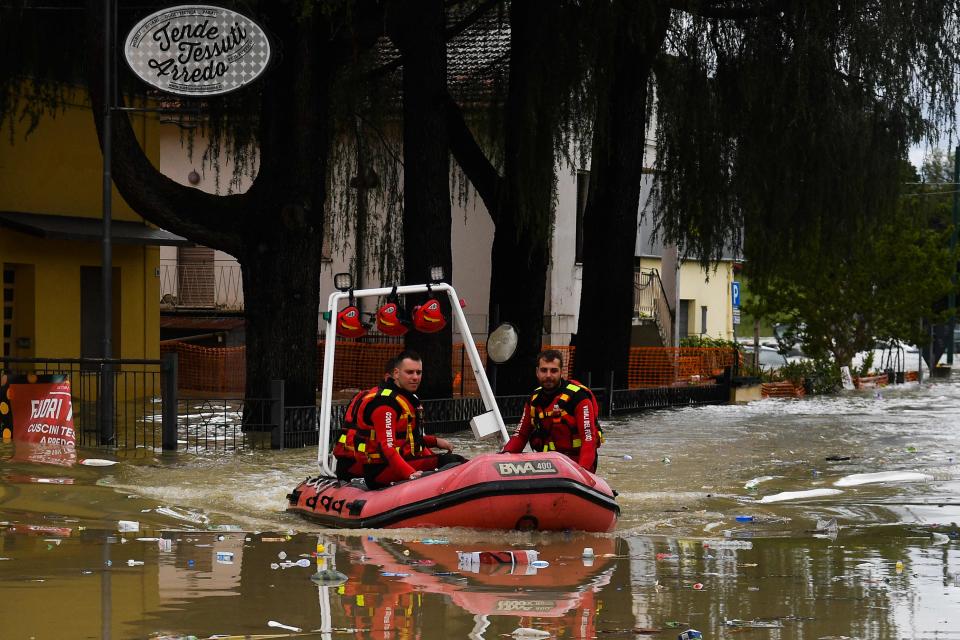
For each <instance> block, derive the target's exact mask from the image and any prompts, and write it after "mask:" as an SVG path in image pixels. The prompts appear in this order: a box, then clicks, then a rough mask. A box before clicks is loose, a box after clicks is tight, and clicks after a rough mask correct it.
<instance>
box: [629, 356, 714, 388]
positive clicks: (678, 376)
mask: <svg viewBox="0 0 960 640" xmlns="http://www.w3.org/2000/svg"><path fill="white" fill-rule="evenodd" d="M732 365H733V350H732V349H722V348H718V347H631V349H630V365H629V372H628V378H629V379H628V385H627V386H629V388H631V389H639V388H643V387H672V386H679V385H690V384H708V383H712V382H714V380H715V378H716V376H719V375H722V374H723V370H724V369H725V368H726V367H729V366H732Z"/></svg>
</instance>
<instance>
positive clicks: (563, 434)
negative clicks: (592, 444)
mask: <svg viewBox="0 0 960 640" xmlns="http://www.w3.org/2000/svg"><path fill="white" fill-rule="evenodd" d="M584 398H587V399H589V402H590V410H591V411H592V412H593V417H594V420H593V422H594V424H595V425H596V439H597V440H596V446H598V447H599V446H600V445H601V444H603V431H602V429H601V428H600V420H599V416H600V405H599V404H598V403H597V397H596V396H595V395H593V392H592V391H591V390H590V389H589V388H587V387H585V386H584V385H582V384H581V383H579V382H577V381H576V380H561V381H560V387H559V390H558V391H557V393H555V394H545V393H544V392H543V387H538V388H537V389H536V390H535V391H534V392H533V395H531V396H530V399H529V400H528V401H527V402H528V403H529V404H530V419H531V421H532V422H533V430H532V431H531V433H530V448H531V449H533V450H534V451H559V452H561V453H565V454H572V453H574V452H576V451H578V450H579V449H580V447H581V446H583V443H582V442H581V441H580V432H579V430H578V429H577V417H576V416H575V415H574V410H575V409H576V406H577V405H578V404H580V402H582V401H583V400H584Z"/></svg>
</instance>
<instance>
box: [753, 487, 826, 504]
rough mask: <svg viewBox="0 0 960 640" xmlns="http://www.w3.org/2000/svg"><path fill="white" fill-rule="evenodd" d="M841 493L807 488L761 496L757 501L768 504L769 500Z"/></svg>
mask: <svg viewBox="0 0 960 640" xmlns="http://www.w3.org/2000/svg"><path fill="white" fill-rule="evenodd" d="M838 493H843V491H840V490H839V489H808V490H807V491H784V492H782V493H775V494H773V495H770V496H763V497H762V498H760V499H759V500H758V501H757V502H760V503H763V504H769V503H771V502H786V501H787V500H802V499H804V498H819V497H822V496H835V495H837V494H838Z"/></svg>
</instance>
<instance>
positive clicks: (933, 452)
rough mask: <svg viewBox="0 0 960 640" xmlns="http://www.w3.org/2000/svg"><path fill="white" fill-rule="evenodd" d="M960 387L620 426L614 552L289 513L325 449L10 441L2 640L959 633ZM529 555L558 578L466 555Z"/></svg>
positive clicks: (462, 445) (655, 416)
mask: <svg viewBox="0 0 960 640" xmlns="http://www.w3.org/2000/svg"><path fill="white" fill-rule="evenodd" d="M957 382H958V381H956V380H955V381H954V382H949V381H947V382H940V383H936V384H930V385H922V386H920V385H917V384H908V385H902V386H899V387H897V388H889V387H888V388H885V389H882V390H865V391H858V392H850V393H847V394H844V395H838V396H834V397H828V398H808V399H804V400H766V401H761V402H756V403H753V404H750V405H746V406H718V407H701V408H690V409H681V410H667V411H659V412H651V413H646V414H641V415H637V416H633V417H631V418H629V419H622V420H612V421H609V422H608V423H607V424H606V425H605V433H606V437H607V443H606V444H605V446H604V447H603V448H602V449H601V450H602V451H603V454H604V457H603V459H602V462H601V468H600V472H601V474H602V475H604V476H605V477H607V479H608V480H609V482H610V484H611V485H612V486H613V487H614V488H616V489H617V490H618V491H619V492H620V495H619V498H618V501H619V503H620V505H621V507H622V510H623V513H622V517H621V520H620V523H619V525H618V528H617V530H616V531H615V532H614V533H613V534H610V535H587V534H582V533H577V532H568V533H557V534H549V535H548V534H531V533H519V532H477V531H466V530H399V531H397V530H391V531H372V530H371V531H362V532H353V533H344V532H337V531H329V530H320V529H318V528H317V527H316V526H315V525H312V524H310V523H307V522H305V521H303V520H301V519H299V518H297V517H294V516H291V515H288V514H286V513H284V512H283V508H284V506H285V498H284V496H285V495H286V493H287V492H289V491H290V490H291V489H292V488H293V486H294V485H295V484H296V482H297V481H299V480H301V479H302V478H303V477H305V476H306V475H307V474H308V473H311V472H313V470H314V468H315V452H314V451H313V450H297V451H289V450H288V451H282V452H280V451H257V452H249V453H231V454H210V455H206V456H204V455H187V454H178V455H161V454H159V453H157V454H154V453H153V452H143V451H141V452H140V453H139V454H138V455H137V456H130V457H126V458H119V464H117V465H115V466H110V467H88V466H80V465H77V466H73V467H58V466H54V465H44V464H32V463H27V462H17V461H14V460H13V453H14V452H13V448H12V445H10V444H3V445H0V461H2V467H0V476H2V477H0V637H2V638H4V639H7V638H16V639H19V638H161V637H163V638H181V637H198V638H208V637H211V636H214V635H221V636H238V637H256V638H268V637H271V638H272V637H287V636H291V637H313V638H324V639H330V638H391V639H395V640H407V639H410V640H413V639H422V640H440V639H447V638H471V639H473V640H478V639H481V638H483V639H486V640H492V639H494V638H501V637H505V636H508V637H509V636H510V635H511V634H514V632H515V631H516V630H518V629H524V628H525V629H533V630H537V631H539V632H541V633H543V634H548V635H549V636H552V637H559V638H611V639H613V638H630V639H633V638H642V637H654V638H670V639H673V638H676V637H677V636H678V634H680V633H681V632H683V631H684V630H686V629H689V628H693V629H697V630H699V631H700V632H702V634H703V637H704V638H750V639H752V638H763V639H767V638H770V639H773V640H788V639H793V638H824V639H826V638H832V639H840V638H863V639H874V638H930V639H932V638H937V639H944V638H947V639H949V638H960V540H958V539H957V525H956V524H954V523H957V522H960V479H958V477H960V473H958V466H957V458H958V457H960V432H958V428H960V384H957ZM452 439H453V440H454V443H455V445H457V446H458V448H459V449H461V450H465V451H467V452H468V453H469V452H480V451H482V450H484V449H483V445H481V444H479V443H474V442H471V441H469V440H467V439H466V438H465V437H463V438H461V437H454V438H452ZM625 456H629V459H627V458H626V457H625ZM80 457H97V458H101V457H109V456H108V454H106V453H105V452H103V451H95V450H88V451H82V452H80ZM121 521H128V522H121ZM134 528H135V529H136V530H133V529H134ZM124 529H125V530H124ZM586 547H590V548H591V549H592V550H593V557H592V558H590V557H587V558H584V557H583V551H584V548H586ZM522 549H533V550H537V551H538V552H539V557H540V559H541V560H545V561H546V562H548V563H549V565H548V566H547V567H543V568H535V567H532V566H530V565H517V566H513V567H511V566H509V565H486V564H481V565H475V564H470V565H463V566H461V565H460V563H459V562H458V556H457V551H502V550H522ZM298 561H299V562H300V564H297V562H298ZM300 565H306V566H300ZM318 565H320V568H326V569H336V570H337V571H338V572H340V573H342V574H343V576H345V577H346V582H344V583H343V584H340V585H337V584H318V583H317V582H314V581H312V580H311V575H313V574H314V573H315V572H317V570H318ZM298 630H299V631H298ZM528 633H534V632H528ZM517 637H519V636H517ZM527 637H528V638H529V637H537V636H527ZM541 637H547V636H546V635H544V636H541Z"/></svg>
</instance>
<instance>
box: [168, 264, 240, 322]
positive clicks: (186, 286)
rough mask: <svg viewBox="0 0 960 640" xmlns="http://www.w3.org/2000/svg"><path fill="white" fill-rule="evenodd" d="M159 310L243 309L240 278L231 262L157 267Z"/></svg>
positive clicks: (235, 265) (238, 269)
mask: <svg viewBox="0 0 960 640" xmlns="http://www.w3.org/2000/svg"><path fill="white" fill-rule="evenodd" d="M160 308H161V309H165V310H174V309H219V310H223V311H242V310H243V276H242V275H241V273H240V265H239V264H237V263H236V262H235V261H233V260H215V261H204V262H187V263H180V264H177V263H175V262H173V263H162V264H161V265H160Z"/></svg>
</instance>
